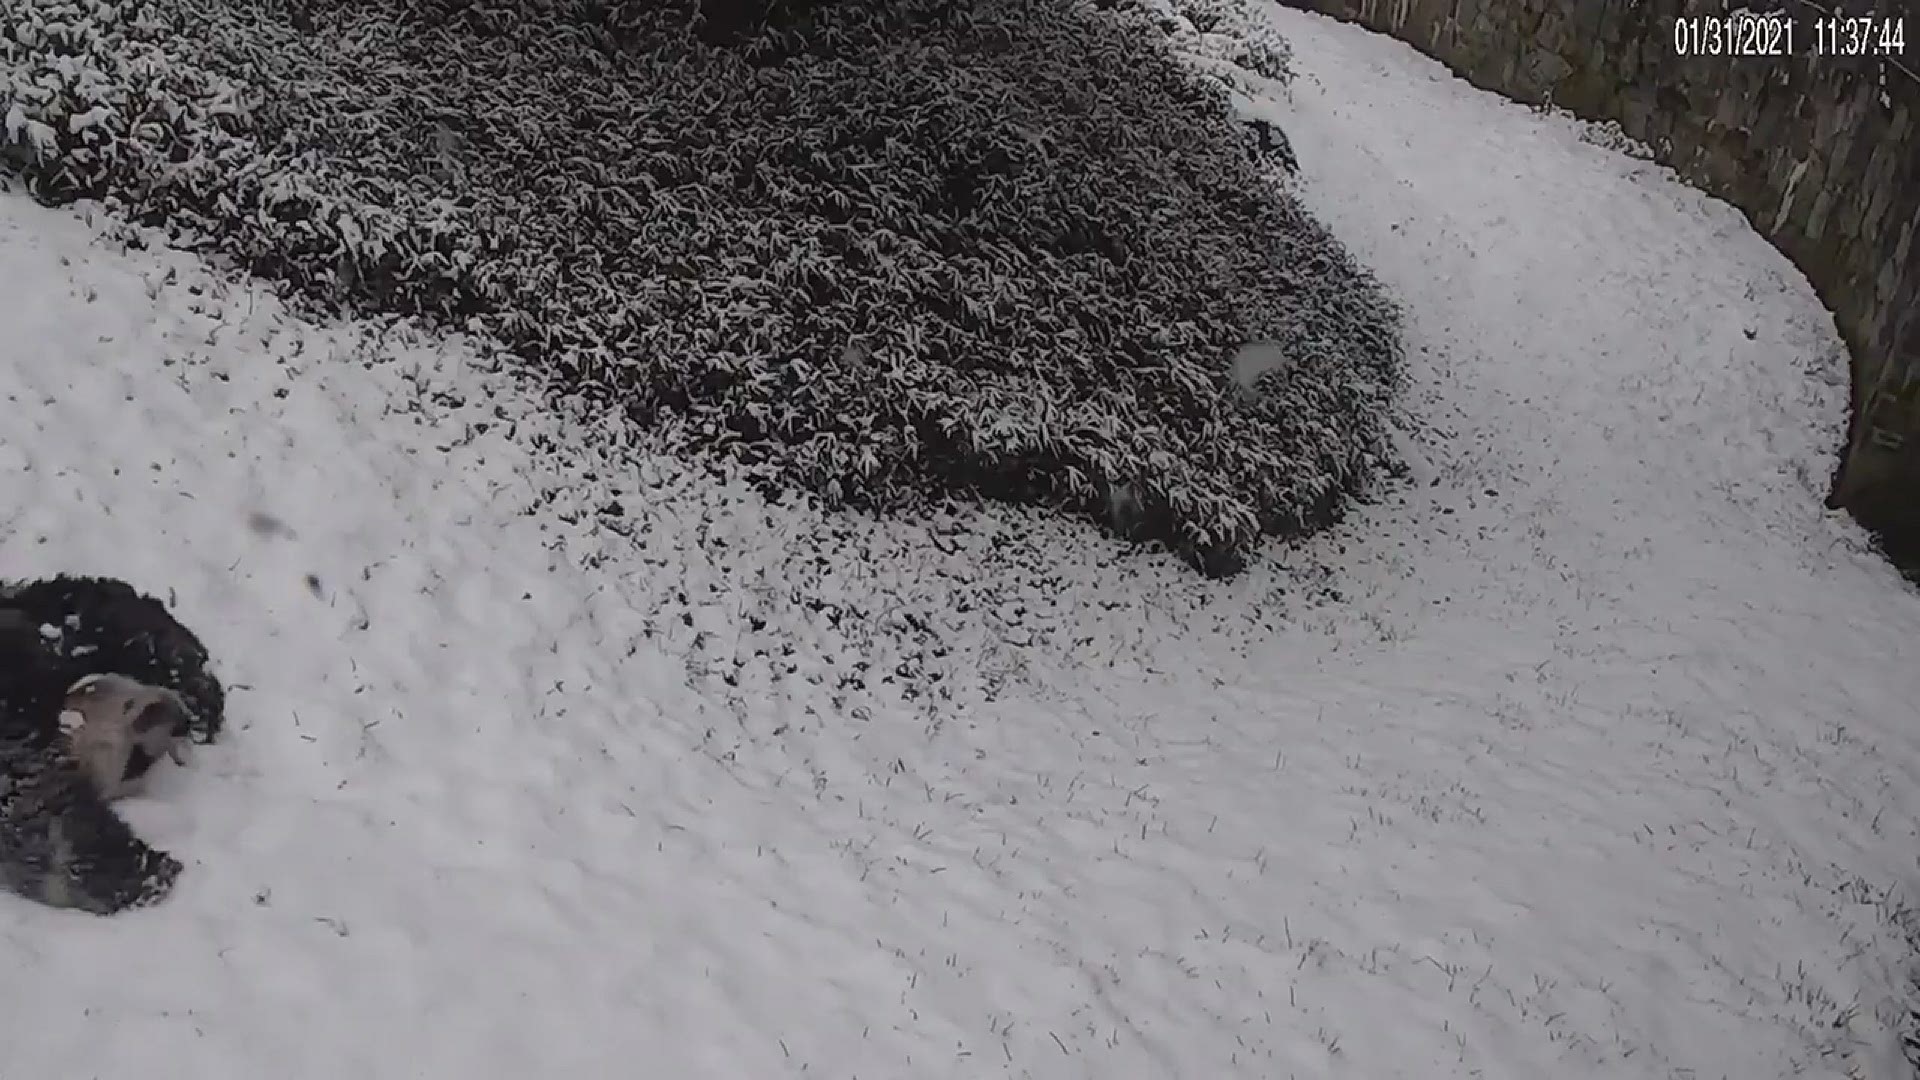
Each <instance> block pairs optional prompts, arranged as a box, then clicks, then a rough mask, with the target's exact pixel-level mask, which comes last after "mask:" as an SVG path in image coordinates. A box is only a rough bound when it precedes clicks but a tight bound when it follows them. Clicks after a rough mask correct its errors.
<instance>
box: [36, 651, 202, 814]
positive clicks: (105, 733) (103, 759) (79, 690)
mask: <svg viewBox="0 0 1920 1080" xmlns="http://www.w3.org/2000/svg"><path fill="white" fill-rule="evenodd" d="M60 730H61V732H62V733H63V734H64V735H65V736H66V738H67V744H68V749H69V750H70V751H71V753H72V754H73V757H74V759H75V760H76V761H78V762H79V763H80V768H81V771H83V772H85V773H86V774H87V777H88V779H89V780H91V781H92V782H93V786H94V789H95V790H97V791H99V792H100V794H101V796H102V797H103V798H105V799H106V800H107V801H109V802H112V801H114V800H116V799H123V798H126V797H127V796H129V795H134V794H137V793H139V791H140V790H141V789H142V788H144V787H145V785H146V781H147V778H148V776H150V775H151V770H152V769H153V766H154V765H155V764H157V763H158V762H159V761H160V759H161V758H166V757H170V758H172V759H173V760H174V763H175V764H178V765H185V764H186V763H187V757H186V750H187V745H188V744H187V731H188V714H187V703H186V701H185V700H184V699H182V698H181V697H180V695H179V694H177V693H174V692H173V691H172V690H168V689H166V688H165V687H160V686H148V685H147V684H146V683H143V682H141V681H139V680H138V679H130V678H128V677H127V676H125V675H86V676H83V677H81V679H80V681H79V682H76V683H74V684H73V685H72V686H70V687H68V688H67V696H66V700H65V701H64V702H63V703H62V705H61V712H60Z"/></svg>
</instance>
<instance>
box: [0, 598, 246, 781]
mask: <svg viewBox="0 0 1920 1080" xmlns="http://www.w3.org/2000/svg"><path fill="white" fill-rule="evenodd" d="M0 620H4V621H8V622H11V623H12V624H14V626H15V627H16V629H15V631H14V634H15V636H17V635H18V629H17V627H18V624H19V623H20V622H21V621H22V620H24V621H25V622H27V623H30V624H31V625H32V626H33V627H34V628H35V629H37V631H38V634H37V639H36V640H37V644H38V647H39V651H40V653H41V654H42V657H43V662H44V663H46V664H48V665H51V667H52V669H53V670H54V671H55V672H56V673H57V674H58V675H59V676H61V677H62V678H64V681H62V682H61V683H60V687H61V689H62V690H64V689H66V688H67V687H70V686H72V685H73V684H74V683H76V682H78V681H79V680H80V679H82V678H84V677H85V676H88V675H107V674H113V675H124V676H127V677H128V678H131V679H135V680H138V681H139V682H143V683H146V684H147V685H148V686H157V687H163V688H165V689H168V690H171V691H173V692H174V693H176V694H178V695H180V698H181V700H182V701H183V702H184V703H185V705H186V708H187V730H188V732H189V733H190V734H191V735H192V738H193V741H195V742H198V743H211V742H213V741H214V740H215V739H217V738H218V737H219V735H220V731H221V728H222V727H224V726H225V723H226V690H225V688H224V687H222V686H221V685H220V680H219V679H217V678H215V677H214V675H213V673H212V672H210V671H208V670H207V664H208V660H209V658H208V655H207V649H206V646H204V645H202V644H201V643H200V639H199V638H198V637H196V636H194V633H193V631H191V630H188V629H187V628H186V627H185V626H182V625H181V624H180V622H179V620H177V619H175V618H174V617H173V615H172V613H171V612H169V611H168V610H167V608H166V605H165V604H162V603H161V602H160V601H158V600H156V599H154V598H153V597H150V596H146V595H143V594H142V593H140V592H139V591H137V590H136V589H134V587H133V586H131V585H129V584H127V583H126V582H124V581H118V580H115V579H112V578H97V577H72V576H67V575H60V576H58V577H50V578H42V579H39V580H37V581H29V582H22V583H11V584H0Z"/></svg>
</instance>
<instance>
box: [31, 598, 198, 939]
mask: <svg viewBox="0 0 1920 1080" xmlns="http://www.w3.org/2000/svg"><path fill="white" fill-rule="evenodd" d="M207 664H208V656H207V651H206V649H205V648H204V647H203V646H202V645H201V644H200V640H199V638H197V637H195V636H194V634H193V633H192V632H191V631H189V630H188V629H187V628H186V627H184V626H181V625H180V623H179V622H178V621H176V620H175V619H174V618H173V616H172V615H171V614H169V613H168V611H167V609H166V607H165V606H164V605H162V604H161V603H160V602H159V601H157V600H154V599H153V598H151V597H147V596H143V595H142V594H140V593H139V592H137V591H136V590H134V589H133V587H132V586H130V585H128V584H126V583H125V582H120V581H114V580H111V579H102V578H76V577H64V576H63V577H56V578H49V579H45V580H42V581H35V582H28V583H25V584H19V585H13V586H8V587H4V588H0V888H4V889H6V890H8V891H11V892H15V893H19V894H20V895H22V896H26V897H30V898H32V899H34V900H38V901H40V902H42V903H46V904H50V905H53V906H55V907H70V908H78V909H80V910H82V911H89V912H93V913H96V914H101V915H106V914H112V913H115V912H119V911H124V910H127V909H129V908H135V907H142V906H145V905H148V904H153V903H156V902H158V901H159V900H161V899H163V898H165V897H166V895H167V894H168V893H169V892H170V891H171V890H172V888H173V885H174V882H175V881H176V880H177V879H178V878H179V876H180V872H181V869H182V868H181V864H180V861H179V860H178V859H175V858H174V857H173V856H171V855H169V854H167V853H166V852H164V851H161V850H159V849H157V848H155V847H152V846H151V845H149V844H147V843H146V842H145V841H143V840H141V839H140V838H139V837H138V836H136V835H134V833H133V830H132V829H130V828H128V826H127V824H126V822H124V821H122V820H121V819H120V817H119V816H118V815H117V814H115V813H114V812H113V809H112V807H111V806H110V805H109V800H110V799H111V798H112V797H114V796H115V795H116V794H118V793H119V792H120V790H121V784H120V783H118V782H116V783H114V784H110V785H107V786H106V788H104V789H103V787H102V786H101V785H99V784H98V783H97V782H96V781H95V779H94V772H92V771H90V768H89V762H86V761H83V760H81V758H80V757H79V756H78V754H77V753H76V747H77V745H78V746H84V745H85V744H84V743H78V744H77V743H76V740H75V739H74V737H73V735H74V733H73V732H70V731H69V730H67V729H66V728H63V726H62V723H61V714H62V713H63V712H65V711H67V704H68V692H69V691H70V690H73V689H76V685H77V684H78V685H80V686H84V685H86V684H84V683H83V680H84V679H85V678H86V677H87V676H89V675H120V676H123V677H127V678H130V679H132V680H135V681H137V682H139V683H144V684H147V685H148V686H149V687H158V688H163V689H165V690H169V691H172V692H173V693H174V694H175V695H177V698H178V701H179V702H180V704H181V706H182V707H183V710H184V712H185V721H186V722H185V724H184V725H181V724H180V717H178V716H175V717H172V718H171V719H170V720H169V721H168V727H169V730H170V731H171V732H173V733H174V734H175V735H176V736H177V735H178V734H179V733H180V732H181V731H182V730H184V731H186V732H188V733H190V734H191V735H192V736H193V737H195V738H198V739H199V741H202V742H211V741H212V740H213V739H214V738H215V737H216V736H217V735H218V734H219V731H220V728H221V727H222V725H223V724H224V721H225V706H226V696H225V691H224V689H223V688H222V687H221V685H220V682H219V680H218V679H216V678H215V677H214V676H213V675H212V673H211V672H209V671H208V670H207ZM84 719H85V716H84V710H83V721H84ZM82 726H83V727H84V726H85V725H84V723H83V725H82ZM143 752H144V751H143ZM131 764H132V762H131V754H130V755H129V758H128V760H127V763H125V764H123V765H122V766H121V767H120V769H119V772H120V774H121V775H120V781H125V780H126V779H127V777H126V772H127V771H128V766H129V765H131ZM147 764H148V765H150V764H151V762H148V763H147ZM135 771H136V772H139V773H144V772H145V771H146V766H145V765H143V766H139V767H137V768H136V769H135ZM136 779H137V777H136Z"/></svg>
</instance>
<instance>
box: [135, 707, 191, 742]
mask: <svg viewBox="0 0 1920 1080" xmlns="http://www.w3.org/2000/svg"><path fill="white" fill-rule="evenodd" d="M179 724H180V709H179V707H178V706H176V705H175V704H174V703H173V702H171V701H167V700H165V699H162V700H159V701H154V702H151V703H149V704H148V705H147V707H146V708H144V709H141V710H140V715H139V716H136V717H134V718H133V730H134V732H135V733H137V734H140V735H149V734H152V733H153V732H156V731H169V732H170V731H172V730H173V729H174V728H175V727H177V726H179Z"/></svg>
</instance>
